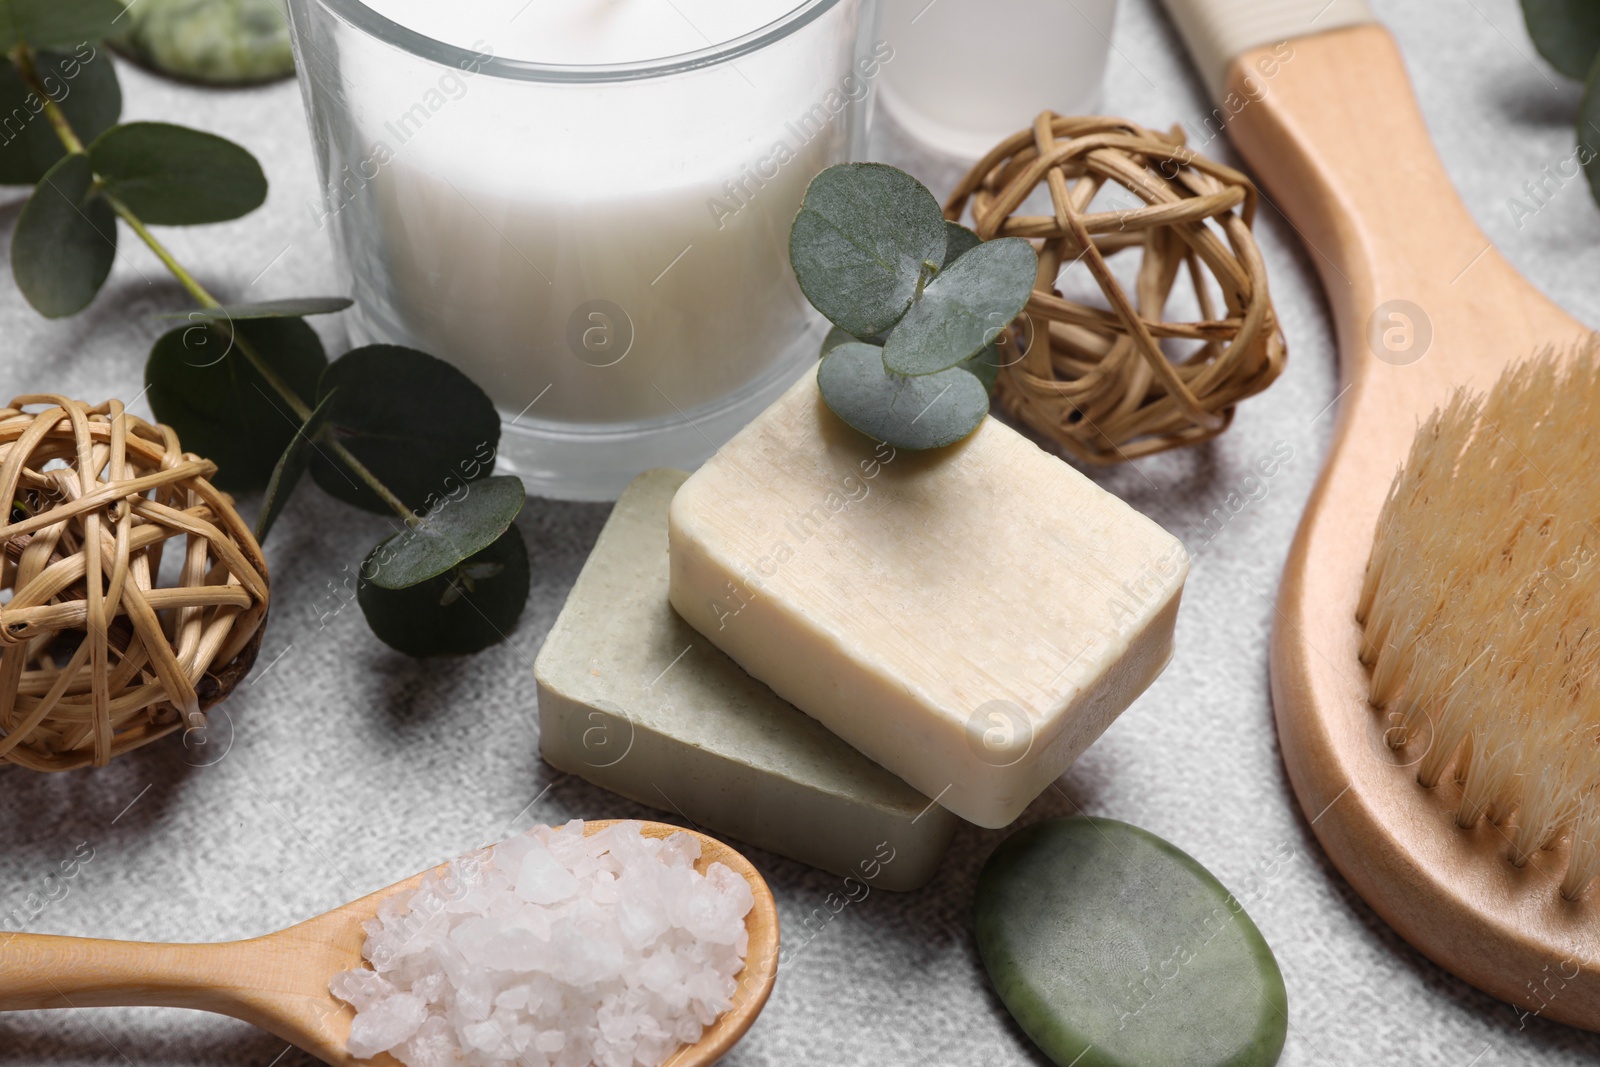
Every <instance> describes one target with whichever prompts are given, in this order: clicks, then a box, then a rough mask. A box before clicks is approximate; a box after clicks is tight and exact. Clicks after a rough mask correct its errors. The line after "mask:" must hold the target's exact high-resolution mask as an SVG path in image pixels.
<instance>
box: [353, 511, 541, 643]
mask: <svg viewBox="0 0 1600 1067" xmlns="http://www.w3.org/2000/svg"><path fill="white" fill-rule="evenodd" d="M381 550H382V546H381V545H380V546H379V547H378V549H375V550H374V551H373V556H369V557H368V563H370V562H371V561H372V559H373V557H374V556H376V555H377V553H378V552H379V551H381ZM366 569H367V565H365V564H364V565H363V566H362V571H363V573H365V572H366ZM528 587H529V575H528V549H527V545H526V544H524V542H523V540H522V533H521V531H519V530H518V529H517V528H516V527H515V526H509V527H507V528H506V531H505V533H503V534H501V535H500V538H499V540H497V541H495V542H494V543H493V544H491V545H490V546H489V547H488V548H485V549H484V550H483V551H481V552H479V553H477V554H476V555H474V556H472V557H471V558H470V559H467V560H465V561H463V562H462V563H461V564H460V565H458V566H456V567H453V568H451V569H450V570H448V571H446V572H445V573H443V574H440V575H438V576H437V577H434V578H430V579H428V580H427V581H425V582H423V583H421V584H420V585H413V586H410V587H408V588H406V589H385V588H384V587H383V586H381V585H378V584H377V583H376V582H371V581H362V582H360V583H358V584H357V586H356V600H357V602H358V603H360V605H361V613H362V614H363V615H365V616H366V618H367V625H368V626H370V627H371V628H372V632H373V633H374V634H376V635H377V636H378V639H379V640H380V641H382V642H383V643H384V644H386V645H388V646H389V647H390V648H393V649H396V650H397V651H400V652H404V653H405V654H406V655H408V656H417V657H419V658H420V657H423V656H451V655H467V654H469V653H473V652H479V651H482V650H483V649H485V648H488V647H489V646H490V645H494V644H498V643H499V642H500V641H503V640H504V639H505V638H506V636H507V635H509V634H510V633H511V631H512V630H513V629H515V628H516V625H517V620H518V619H519V618H521V617H522V609H523V607H524V606H525V605H526V604H527V602H528Z"/></svg>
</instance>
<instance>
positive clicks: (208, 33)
mask: <svg viewBox="0 0 1600 1067" xmlns="http://www.w3.org/2000/svg"><path fill="white" fill-rule="evenodd" d="M283 8H284V5H283V0H138V2H137V3H130V4H129V7H128V12H127V14H126V15H124V16H123V18H122V20H121V27H119V29H120V32H119V33H118V34H117V35H116V36H115V37H113V38H112V39H111V43H112V44H113V45H115V46H116V48H117V49H118V50H119V51H121V52H124V53H126V54H127V55H128V56H129V57H131V58H133V59H135V60H137V61H138V62H140V63H143V64H144V65H145V66H147V67H151V68H153V69H155V70H158V71H161V72H162V73H164V74H171V75H173V76H174V77H178V78H185V79H188V80H190V81H197V82H205V83H207V84H211V85H247V84H251V83H253V82H263V81H271V80H273V79H275V78H285V77H288V76H289V75H291V74H293V73H294V55H293V53H292V51H291V49H290V47H289V22H288V19H287V18H286V17H285V15H284V10H283Z"/></svg>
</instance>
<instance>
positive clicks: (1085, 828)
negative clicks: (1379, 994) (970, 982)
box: [974, 818, 1289, 1067]
mask: <svg viewBox="0 0 1600 1067" xmlns="http://www.w3.org/2000/svg"><path fill="white" fill-rule="evenodd" d="M974 910H975V912H976V924H977V940H978V951H979V953H980V955H982V957H983V964H984V966H985V967H986V968H987V969H988V971H989V978H990V980H991V981H992V982H993V983H994V987H995V990H996V991H997V992H998V993H999V994H1000V999H1001V1000H1002V1001H1003V1002H1004V1003H1005V1006H1006V1007H1007V1009H1009V1010H1010V1012H1011V1014H1012V1015H1013V1016H1014V1017H1015V1018H1016V1020H1017V1023H1018V1024H1019V1025H1020V1026H1021V1027H1022V1029H1023V1030H1024V1031H1025V1032H1026V1033H1027V1035H1028V1036H1029V1037H1030V1038H1032V1039H1033V1041H1034V1043H1035V1044H1037V1045H1038V1046H1039V1048H1040V1049H1041V1050H1043V1051H1044V1053H1045V1054H1046V1055H1047V1056H1049V1057H1050V1059H1051V1060H1052V1061H1053V1062H1055V1063H1056V1064H1058V1065H1060V1067H1068V1065H1069V1064H1070V1065H1073V1067H1147V1065H1148V1067H1223V1065H1226V1067H1271V1065H1272V1064H1275V1063H1277V1062H1278V1056H1279V1054H1280V1053H1282V1051H1283V1042H1284V1036H1285V1034H1286V1032H1287V1029H1288V1025H1289V1018H1288V1012H1289V1007H1288V995H1287V993H1286V992H1285V990H1284V986H1283V975H1282V974H1281V973H1280V972H1279V970H1278V963H1277V960H1275V959H1274V958H1273V955H1272V949H1271V948H1269V947H1268V946H1267V942H1266V939H1265V938H1263V937H1262V936H1261V931H1259V930H1257V929H1256V926H1255V924H1254V923H1253V922H1251V921H1250V917H1249V916H1248V915H1246V914H1245V912H1244V909H1243V906H1242V905H1241V904H1240V903H1239V901H1238V900H1236V899H1235V898H1234V897H1233V896H1232V895H1231V894H1230V893H1229V892H1228V891H1227V890H1226V889H1225V888H1223V886H1222V883H1220V882H1218V881H1217V880H1216V878H1215V877H1213V876H1212V874H1211V872H1209V871H1207V870H1206V869H1205V868H1204V867H1202V866H1200V864H1198V863H1196V862H1195V861H1194V859H1193V858H1191V857H1190V856H1188V855H1187V854H1186V853H1184V852H1182V851H1181V850H1179V849H1177V848H1175V847H1174V846H1172V845H1170V844H1168V843H1167V842H1165V841H1163V840H1161V838H1159V837H1156V836H1155V835H1154V834H1151V833H1147V832H1145V831H1144V830H1141V829H1139V828H1138V827H1136V826H1129V825H1128V824H1127V823H1122V822H1117V821H1115V820H1113V819H1096V818H1071V819H1052V820H1049V821H1047V822H1042V823H1037V824H1035V825H1033V826H1029V827H1027V828H1025V829H1023V830H1019V831H1017V832H1016V833H1015V834H1012V835H1011V836H1010V837H1009V838H1007V839H1006V840H1005V841H1004V842H1003V843H1002V844H1001V845H1000V847H999V848H997V849H996V850H995V852H994V855H993V856H991V857H990V858H989V862H988V863H987V864H986V865H985V866H984V869H983V873H982V874H981V875H980V876H979V878H978V890H977V899H976V902H975V905H974Z"/></svg>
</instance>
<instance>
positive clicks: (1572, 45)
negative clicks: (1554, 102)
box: [1522, 0, 1600, 81]
mask: <svg viewBox="0 0 1600 1067" xmlns="http://www.w3.org/2000/svg"><path fill="white" fill-rule="evenodd" d="M1522 18H1523V21H1525V22H1526V23H1527V24H1528V36H1529V37H1531V38H1533V46H1534V47H1535V48H1537V49H1538V50H1539V54H1540V55H1541V56H1544V58H1545V60H1546V61H1547V62H1548V63H1549V64H1550V65H1551V66H1552V67H1554V68H1556V70H1558V71H1560V72H1561V73H1562V74H1565V75H1566V76H1567V77H1569V78H1577V79H1578V80H1579V81H1582V80H1584V79H1585V78H1586V77H1588V74H1589V68H1590V67H1591V66H1593V65H1594V61H1595V56H1596V55H1597V54H1600V4H1596V3H1595V2H1594V0H1522Z"/></svg>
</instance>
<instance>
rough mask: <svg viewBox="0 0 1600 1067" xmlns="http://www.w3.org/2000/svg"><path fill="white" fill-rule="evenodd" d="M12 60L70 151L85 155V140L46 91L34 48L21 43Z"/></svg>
mask: <svg viewBox="0 0 1600 1067" xmlns="http://www.w3.org/2000/svg"><path fill="white" fill-rule="evenodd" d="M11 62H12V63H13V64H14V65H15V66H16V68H17V73H18V74H20V75H21V76H22V80H23V81H24V82H25V83H26V84H27V86H28V88H30V89H32V90H33V91H34V94H35V95H36V96H38V97H39V100H40V101H41V102H42V106H43V107H44V114H45V118H46V119H47V120H48V121H49V123H50V126H51V128H52V129H54V130H55V131H56V136H57V137H59V138H60V139H61V143H62V144H63V145H65V146H66V149H67V151H68V152H71V153H72V154H73V155H75V156H81V155H85V154H86V153H85V151H84V147H83V142H82V141H81V140H79V139H78V134H77V131H75V130H74V129H73V128H72V123H71V122H69V121H67V115H66V112H64V111H62V110H61V105H60V104H58V103H56V101H55V98H54V97H52V96H51V95H50V94H49V93H48V92H46V91H45V87H44V82H43V81H42V80H41V79H40V77H39V68H38V67H37V66H36V65H35V64H34V62H33V49H32V48H29V47H28V46H27V45H25V44H19V45H17V47H16V48H14V49H12V50H11Z"/></svg>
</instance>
